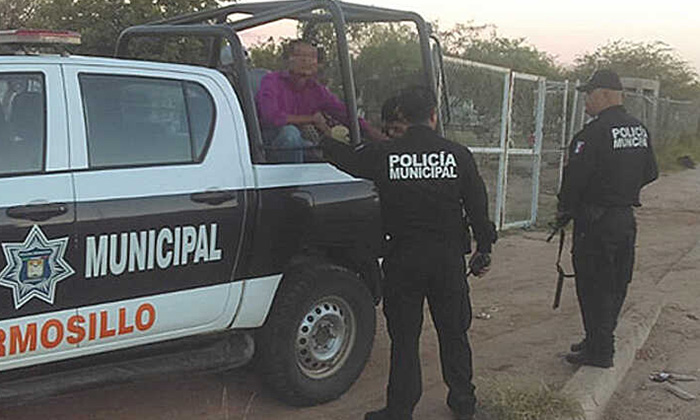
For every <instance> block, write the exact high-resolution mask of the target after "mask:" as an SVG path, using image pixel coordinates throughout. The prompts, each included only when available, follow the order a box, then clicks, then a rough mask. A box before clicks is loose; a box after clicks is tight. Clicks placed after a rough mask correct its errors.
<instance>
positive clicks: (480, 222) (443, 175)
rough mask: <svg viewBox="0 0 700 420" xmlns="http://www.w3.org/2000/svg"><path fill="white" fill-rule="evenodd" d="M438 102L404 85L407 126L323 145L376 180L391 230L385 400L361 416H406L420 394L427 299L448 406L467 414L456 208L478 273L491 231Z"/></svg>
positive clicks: (469, 399) (476, 182) (474, 177)
mask: <svg viewBox="0 0 700 420" xmlns="http://www.w3.org/2000/svg"><path fill="white" fill-rule="evenodd" d="M436 103H437V102H436V98H435V95H434V94H433V92H432V91H431V90H429V89H424V88H411V89H407V90H406V91H404V92H403V93H402V94H401V95H400V96H399V99H398V101H397V104H398V111H399V112H400V113H401V115H402V117H403V119H404V120H405V121H406V122H407V123H408V124H409V127H408V129H407V131H406V133H405V134H404V135H403V136H402V137H400V138H396V139H391V140H388V141H382V142H373V143H368V144H363V145H361V146H359V147H358V148H356V149H354V150H353V149H352V148H350V147H349V146H347V145H345V144H343V143H340V142H337V141H335V140H332V139H324V140H323V141H322V143H321V145H322V147H323V149H324V152H325V153H326V155H327V156H328V157H329V159H330V160H331V161H332V162H333V163H335V164H336V165H337V166H339V167H340V168H341V169H343V170H345V171H346V172H349V173H351V174H353V175H355V176H358V177H362V178H367V179H371V180H373V181H374V182H375V184H376V185H377V187H378V189H379V196H380V199H381V203H382V220H383V223H384V228H385V229H386V231H387V232H388V235H389V237H390V241H389V246H388V251H387V253H386V255H385V260H384V263H383V269H384V272H385V275H386V278H385V285H384V315H385V317H386V319H387V324H388V329H389V335H390V336H391V372H390V375H389V384H388V387H387V405H386V407H385V408H384V409H382V410H379V411H373V412H370V413H367V414H366V415H365V419H367V420H407V419H411V418H412V413H413V409H414V407H415V405H416V404H417V403H418V400H419V399H420V396H421V392H422V390H421V371H420V359H419V354H418V346H419V338H420V333H421V325H422V323H423V302H424V300H425V299H426V298H427V300H428V305H429V307H430V312H431V315H432V318H433V322H434V324H435V327H436V329H437V332H438V338H439V342H440V360H441V363H442V373H443V377H444V379H445V382H446V383H447V385H448V387H449V394H448V397H447V404H448V406H449V407H450V408H451V409H452V410H453V412H454V413H455V415H456V417H457V418H459V419H471V418H472V416H473V413H474V407H475V402H476V399H475V395H474V385H473V384H472V358H471V348H470V346H469V340H468V338H467V330H468V328H469V326H470V324H471V304H470V301H469V288H468V285H467V282H466V267H465V259H464V249H465V244H464V237H465V236H464V232H463V231H464V221H463V217H462V216H463V212H466V213H467V214H468V216H469V219H470V222H471V226H472V230H473V234H474V237H475V239H476V242H477V252H475V253H474V255H473V256H472V258H471V260H470V269H471V271H472V272H473V273H474V274H475V275H478V276H480V275H483V274H485V273H486V272H487V271H488V268H489V265H490V257H489V254H490V252H491V244H492V243H493V242H495V238H496V233H495V229H494V225H493V223H491V221H490V220H489V218H488V204H487V196H486V188H485V187H484V182H483V180H482V179H481V176H480V175H479V172H478V171H477V168H476V164H475V162H474V158H473V157H472V154H471V152H470V151H469V150H468V149H467V148H465V147H462V146H460V145H457V144H455V143H452V142H450V141H448V140H446V139H444V138H442V137H440V136H439V135H438V134H437V133H436V132H435V126H436V122H437V114H436Z"/></svg>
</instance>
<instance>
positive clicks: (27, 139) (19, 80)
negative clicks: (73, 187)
mask: <svg viewBox="0 0 700 420" xmlns="http://www.w3.org/2000/svg"><path fill="white" fill-rule="evenodd" d="M45 138H46V100H45V95H44V77H43V75H42V74H40V73H0V175H10V174H20V173H36V172H41V171H42V170H43V168H44V150H45Z"/></svg>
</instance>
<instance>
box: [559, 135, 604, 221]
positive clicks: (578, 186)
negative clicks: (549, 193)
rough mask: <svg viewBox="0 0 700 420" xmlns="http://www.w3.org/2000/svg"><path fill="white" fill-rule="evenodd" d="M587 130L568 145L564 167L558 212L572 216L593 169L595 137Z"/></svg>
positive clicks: (577, 207)
mask: <svg viewBox="0 0 700 420" xmlns="http://www.w3.org/2000/svg"><path fill="white" fill-rule="evenodd" d="M596 135H597V133H595V132H593V130H591V129H587V130H584V131H582V132H581V133H579V134H577V135H576V136H575V137H574V139H573V140H572V141H571V144H570V145H569V158H568V163H567V165H566V166H565V167H564V175H563V177H562V183H561V189H560V190H559V194H558V196H557V197H558V198H559V203H558V207H557V208H558V210H559V212H560V213H561V214H567V215H570V216H573V215H574V214H575V212H576V210H577V209H579V207H580V203H581V198H582V196H583V192H584V191H585V189H586V187H587V186H588V183H589V181H590V179H591V177H592V175H593V171H594V169H595V136H596Z"/></svg>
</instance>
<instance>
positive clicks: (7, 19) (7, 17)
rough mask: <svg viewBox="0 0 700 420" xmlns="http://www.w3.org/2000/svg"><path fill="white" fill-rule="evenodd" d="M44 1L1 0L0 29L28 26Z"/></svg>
mask: <svg viewBox="0 0 700 420" xmlns="http://www.w3.org/2000/svg"><path fill="white" fill-rule="evenodd" d="M45 3H46V1H45V0H2V1H1V2H0V30H6V29H20V28H26V27H28V26H29V24H28V23H29V22H30V21H31V19H32V18H33V17H34V15H35V13H36V11H37V9H38V8H40V7H41V6H42V5H43V4H45Z"/></svg>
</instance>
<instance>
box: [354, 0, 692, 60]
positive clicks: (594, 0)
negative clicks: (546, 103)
mask: <svg viewBox="0 0 700 420" xmlns="http://www.w3.org/2000/svg"><path fill="white" fill-rule="evenodd" d="M351 1H353V2H355V3H362V4H371V5H375V6H383V7H390V8H397V9H403V10H411V11H415V12H418V13H420V14H421V15H422V16H423V17H424V18H425V19H427V20H435V19H437V20H438V21H439V22H440V23H441V26H443V27H449V26H452V24H454V23H457V22H459V23H467V22H469V21H470V20H473V21H474V23H475V24H487V23H491V24H494V25H496V26H497V27H498V33H499V34H500V35H504V36H508V37H511V38H518V37H525V38H527V39H528V41H529V42H530V43H531V44H533V45H535V46H536V47H537V48H538V49H540V50H543V51H546V52H548V53H550V54H554V55H555V56H557V57H558V60H559V62H561V63H563V64H569V63H571V62H572V60H573V58H574V57H575V56H576V55H578V54H581V53H584V52H591V51H593V50H595V48H596V47H597V46H599V45H603V44H605V43H607V42H608V41H611V40H617V39H624V40H630V41H663V42H665V43H667V44H669V45H670V46H671V47H673V48H674V49H676V51H677V52H678V53H679V54H680V55H681V56H682V57H683V58H684V59H685V60H687V61H689V62H690V63H691V64H693V65H694V67H695V68H696V69H697V70H700V5H698V3H697V2H696V1H693V0H666V1H659V0H655V1H649V0H636V1H632V0H587V1H570V0H530V1H526V0H473V1H455V0H381V1H377V0H374V1H372V0H369V1H368V0H351Z"/></svg>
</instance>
